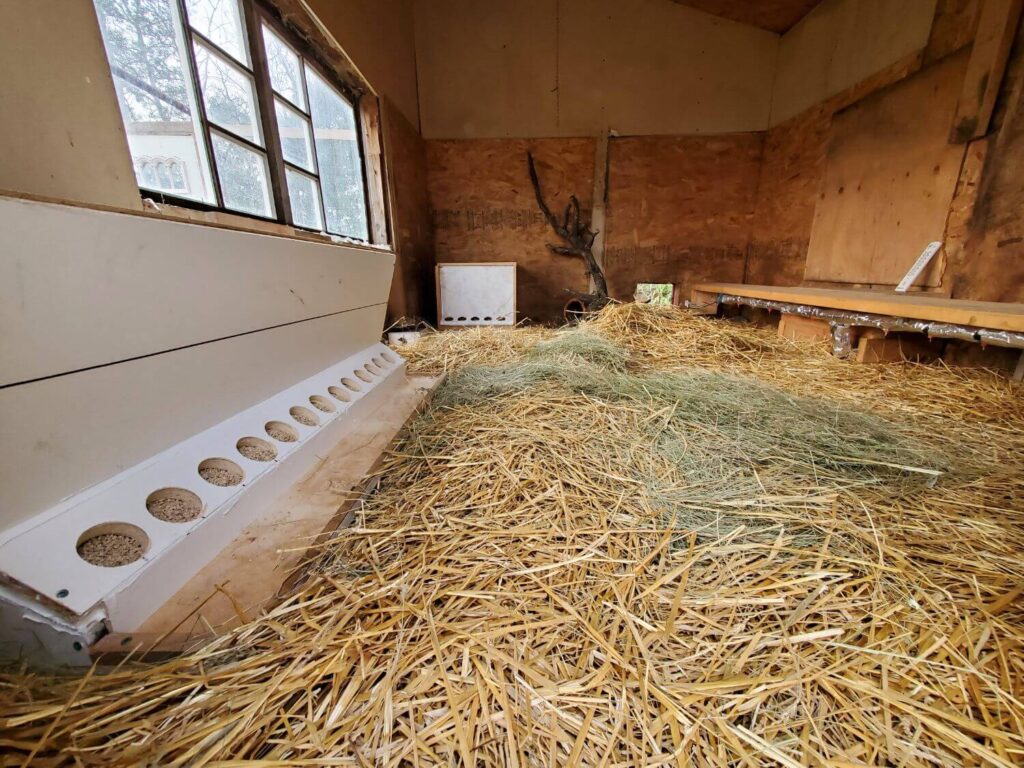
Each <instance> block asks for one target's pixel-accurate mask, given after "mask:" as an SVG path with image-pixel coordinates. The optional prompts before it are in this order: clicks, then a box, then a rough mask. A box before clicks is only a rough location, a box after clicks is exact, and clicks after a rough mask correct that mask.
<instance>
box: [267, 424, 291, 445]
mask: <svg viewBox="0 0 1024 768" xmlns="http://www.w3.org/2000/svg"><path fill="white" fill-rule="evenodd" d="M263 429H265V430H266V432H267V434H268V435H270V436H271V437H272V438H274V439H275V440H277V441H278V442H279V443H296V442H298V440H299V433H298V432H297V431H296V430H295V427H292V426H290V425H288V424H285V423H284V422H283V421H268V422H267V424H266V426H264V427H263Z"/></svg>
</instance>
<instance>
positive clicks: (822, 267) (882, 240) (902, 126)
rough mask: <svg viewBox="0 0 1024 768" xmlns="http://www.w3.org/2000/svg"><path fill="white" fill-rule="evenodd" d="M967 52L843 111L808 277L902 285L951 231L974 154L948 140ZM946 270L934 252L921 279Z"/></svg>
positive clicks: (836, 122) (927, 281)
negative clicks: (957, 193) (966, 165)
mask: <svg viewBox="0 0 1024 768" xmlns="http://www.w3.org/2000/svg"><path fill="white" fill-rule="evenodd" d="M967 59H968V56H967V52H966V51H964V52H962V53H960V54H957V55H956V56H952V57H947V58H946V59H943V60H942V61H940V62H938V63H936V64H934V65H932V66H930V67H927V68H926V69H923V70H921V71H919V72H917V73H916V74H914V75H913V76H911V77H908V78H906V79H904V80H902V81H901V82H899V83H898V84H895V85H893V86H891V87H889V88H887V89H885V90H883V91H881V92H878V93H876V94H873V95H872V96H870V97H868V98H866V99H864V100H862V101H860V102H859V103H857V104H855V105H854V106H852V107H850V108H849V109H847V110H845V111H844V112H842V113H841V114H839V115H836V116H835V117H834V118H833V121H832V126H831V130H830V133H829V148H828V151H827V157H826V168H825V175H824V179H823V182H822V187H821V195H820V197H819V199H818V203H817V207H816V209H815V214H814V223H813V225H812V227H811V239H810V244H809V246H808V251H807V265H806V268H805V271H804V277H805V279H807V280H819V281H830V282H838V283H862V284H863V283H871V284H881V285H895V284H896V283H898V282H899V281H900V279H901V278H902V277H903V275H904V274H906V271H907V269H909V268H910V266H911V265H912V264H913V263H914V261H915V259H916V258H917V256H918V255H919V254H920V252H921V251H922V250H923V249H924V247H925V246H926V245H927V244H928V243H929V242H931V241H933V240H939V241H941V240H943V239H944V232H945V227H946V218H947V215H948V212H949V206H950V203H951V202H952V199H953V192H954V190H955V187H956V182H957V178H958V176H959V174H960V166H961V163H962V160H963V156H964V146H963V145H962V144H950V143H949V141H948V139H949V127H950V125H952V122H953V115H954V114H955V112H956V105H957V99H958V97H959V95H960V90H961V85H962V83H963V79H964V74H965V73H966V71H967ZM940 278H941V263H940V262H938V261H933V262H932V264H931V265H930V266H929V268H928V269H927V270H926V271H925V272H924V273H922V275H921V277H920V278H919V281H918V284H919V285H927V286H935V285H938V283H939V281H940Z"/></svg>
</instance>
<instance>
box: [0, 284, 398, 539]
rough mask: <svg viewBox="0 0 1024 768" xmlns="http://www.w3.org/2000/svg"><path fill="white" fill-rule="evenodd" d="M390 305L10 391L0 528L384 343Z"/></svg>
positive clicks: (0, 420) (3, 418) (1, 416)
mask: <svg viewBox="0 0 1024 768" xmlns="http://www.w3.org/2000/svg"><path fill="white" fill-rule="evenodd" d="M384 295H385V296H386V295H387V288H386V286H385V290H384ZM384 311H385V305H384V304H378V305H376V306H373V307H368V308H364V309H358V310H353V311H351V312H346V313H344V314H340V315H333V316H330V317H326V318H321V319H318V320H310V321H308V322H303V323H298V324H296V325H289V326H285V327H282V328H276V329H273V330H267V331H262V332H259V333H253V334H248V335H245V336H240V337H237V338H233V339H227V340H224V341H218V342H213V343H210V344H203V345H200V346H196V347H190V348H188V349H183V350H179V351H177V352H170V353H167V354H161V355H155V356H153V357H147V358H144V359H141V360H134V361H131V362H125V363H120V364H118V365H111V366H106V367H102V368H97V369H94V370H91V371H83V372H81V373H75V374H69V375H66V376H59V377H56V378H52V379H47V380H44V381H39V382H35V383H32V384H24V385H20V386H15V387H9V388H7V389H3V390H0V497H2V498H3V505H2V507H0V530H3V529H6V528H9V527H11V526H13V525H15V524H17V523H18V522H20V521H23V520H25V519H27V518H29V517H31V516H33V515H34V514H37V513H39V512H41V511H43V510H45V509H47V508H49V507H51V506H53V505H54V504H56V503H58V502H59V501H61V500H62V499H64V498H66V497H68V496H70V495H72V494H74V493H77V492H80V491H81V490H83V489H84V488H87V487H89V486H91V485H94V484H96V483H98V482H101V481H103V480H105V479H107V478H109V477H112V476H113V475H116V474H117V473H118V472H121V471H123V470H125V469H127V468H128V467H130V466H132V465H134V464H137V463H138V462H140V461H143V460H144V459H147V458H149V457H151V456H153V455H155V454H157V453H160V452H161V451H163V450H166V449H167V448H168V447H169V446H171V445H174V444H175V443H178V442H180V441H182V440H184V439H186V438H188V437H190V436H192V435H194V434H196V433H198V432H201V431H202V430H204V429H207V428H209V427H210V426H212V425H214V424H216V423H218V422H220V421H223V420H224V419H226V418H228V417H229V416H231V415H233V414H235V413H238V412H239V411H242V410H244V409H245V408H248V407H250V406H252V405H254V404H256V403H259V402H261V401H263V400H265V399H266V398H267V397H269V396H270V395H272V394H273V393H274V392H278V391H280V390H282V389H285V388H287V387H288V386H290V385H291V384H294V383H295V382H297V381H300V380H302V379H304V378H306V377H308V376H311V375H313V374H314V373H316V372H317V371H320V370H323V369H324V368H327V367H328V366H330V365H332V364H334V363H337V362H338V361H339V360H342V359H344V358H345V357H347V356H349V355H351V354H353V353H355V352H356V351H358V350H359V349H363V348H365V347H366V346H367V345H368V344H370V343H372V342H373V341H375V340H377V339H379V337H380V333H381V329H382V327H383V323H384Z"/></svg>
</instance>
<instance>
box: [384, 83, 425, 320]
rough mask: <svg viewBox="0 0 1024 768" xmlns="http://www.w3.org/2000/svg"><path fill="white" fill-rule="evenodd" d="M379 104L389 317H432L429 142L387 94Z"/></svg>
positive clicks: (389, 318) (391, 318)
mask: <svg viewBox="0 0 1024 768" xmlns="http://www.w3.org/2000/svg"><path fill="white" fill-rule="evenodd" d="M381 106H382V117H383V124H384V145H385V152H386V153H387V169H388V175H389V182H390V199H391V210H392V217H391V222H392V229H393V232H392V238H393V240H394V246H395V251H396V260H395V276H394V279H393V280H392V282H391V295H390V297H389V299H388V321H389V322H394V321H395V320H397V319H398V318H400V317H422V318H425V319H426V320H428V321H430V322H433V321H434V315H435V309H434V304H435V298H434V237H433V229H432V226H431V221H430V201H429V199H428V198H427V146H426V143H425V142H424V141H423V139H421V138H420V135H419V133H418V132H417V131H416V129H415V128H414V127H413V126H412V124H411V123H410V122H409V121H408V120H406V119H405V115H403V114H402V113H401V112H400V111H399V110H398V109H397V107H396V106H395V105H394V104H393V103H392V102H391V101H390V100H389V99H382V104H381Z"/></svg>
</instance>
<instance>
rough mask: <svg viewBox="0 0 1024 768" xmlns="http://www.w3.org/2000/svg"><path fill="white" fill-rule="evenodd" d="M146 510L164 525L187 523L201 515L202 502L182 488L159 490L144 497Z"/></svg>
mask: <svg viewBox="0 0 1024 768" xmlns="http://www.w3.org/2000/svg"><path fill="white" fill-rule="evenodd" d="M146 510H147V511H148V512H149V514H151V515H152V516H153V517H155V518H156V519H157V520H163V521H164V522H165V523H187V522H188V521H189V520H195V519H196V518H197V517H199V516H200V515H201V514H202V513H203V502H202V499H200V498H199V497H198V496H196V494H194V493H192V491H188V490H185V489H184V488H161V489H160V490H159V491H153V492H152V493H151V494H149V496H147V497H146Z"/></svg>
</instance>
